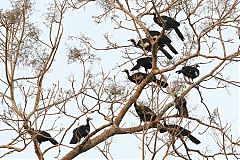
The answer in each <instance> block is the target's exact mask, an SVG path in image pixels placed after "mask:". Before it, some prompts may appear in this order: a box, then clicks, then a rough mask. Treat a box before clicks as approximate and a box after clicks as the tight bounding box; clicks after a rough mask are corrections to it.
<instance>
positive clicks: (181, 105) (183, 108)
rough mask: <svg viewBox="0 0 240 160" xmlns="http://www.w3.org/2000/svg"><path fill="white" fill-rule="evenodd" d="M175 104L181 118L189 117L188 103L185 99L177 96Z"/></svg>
mask: <svg viewBox="0 0 240 160" xmlns="http://www.w3.org/2000/svg"><path fill="white" fill-rule="evenodd" d="M174 104H175V107H176V109H177V110H178V114H179V116H181V117H188V109H187V101H186V99H185V98H180V97H177V96H176V98H175V100H174Z"/></svg>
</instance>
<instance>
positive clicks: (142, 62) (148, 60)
mask: <svg viewBox="0 0 240 160" xmlns="http://www.w3.org/2000/svg"><path fill="white" fill-rule="evenodd" d="M140 67H144V68H145V71H146V73H147V70H148V69H151V68H152V57H144V58H139V59H138V60H137V64H136V65H135V66H134V67H133V68H132V69H131V70H130V71H134V70H137V69H139V68H140Z"/></svg>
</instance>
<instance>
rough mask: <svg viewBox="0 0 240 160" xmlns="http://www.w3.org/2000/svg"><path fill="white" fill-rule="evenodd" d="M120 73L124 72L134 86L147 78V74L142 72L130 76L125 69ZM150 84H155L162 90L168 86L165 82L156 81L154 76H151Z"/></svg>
mask: <svg viewBox="0 0 240 160" xmlns="http://www.w3.org/2000/svg"><path fill="white" fill-rule="evenodd" d="M122 72H126V73H127V76H128V79H129V80H130V81H131V82H133V83H135V84H140V83H141V82H142V81H143V80H144V79H145V78H146V77H147V76H148V74H146V73H142V72H137V73H134V74H132V75H130V74H129V71H128V70H127V69H124V70H123V71H122ZM151 82H155V83H157V84H158V85H160V86H161V87H163V88H166V87H167V86H168V83H167V82H164V81H161V80H159V79H157V78H156V76H153V78H152V80H151Z"/></svg>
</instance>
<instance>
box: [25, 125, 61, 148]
mask: <svg viewBox="0 0 240 160" xmlns="http://www.w3.org/2000/svg"><path fill="white" fill-rule="evenodd" d="M28 132H29V133H30V134H31V135H32V136H33V137H36V140H37V141H38V143H39V144H41V143H42V142H46V141H50V142H51V143H52V144H53V145H56V144H59V143H58V142H57V141H56V140H55V139H53V138H52V136H51V135H50V134H49V133H48V132H46V131H41V130H34V129H32V128H31V129H30V130H29V131H28Z"/></svg>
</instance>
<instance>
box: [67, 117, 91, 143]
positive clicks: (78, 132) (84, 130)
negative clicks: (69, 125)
mask: <svg viewBox="0 0 240 160" xmlns="http://www.w3.org/2000/svg"><path fill="white" fill-rule="evenodd" d="M90 120H92V118H89V117H88V118H87V120H86V121H87V124H86V125H81V126H79V127H77V128H75V129H74V130H73V137H72V139H71V141H70V144H76V143H78V142H80V140H81V138H83V137H86V136H87V135H88V134H89V132H90V125H89V121H90Z"/></svg>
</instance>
